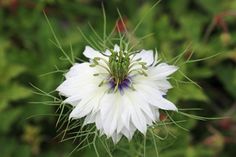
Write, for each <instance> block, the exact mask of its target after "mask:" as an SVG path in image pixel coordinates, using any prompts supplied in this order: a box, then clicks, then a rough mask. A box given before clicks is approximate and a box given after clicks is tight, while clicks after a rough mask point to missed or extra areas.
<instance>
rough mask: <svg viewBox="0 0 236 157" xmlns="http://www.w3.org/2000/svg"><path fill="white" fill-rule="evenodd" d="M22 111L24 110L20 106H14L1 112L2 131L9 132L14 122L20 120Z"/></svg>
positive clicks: (0, 127) (0, 128) (0, 129)
mask: <svg viewBox="0 0 236 157" xmlns="http://www.w3.org/2000/svg"><path fill="white" fill-rule="evenodd" d="M21 112H22V110H21V109H20V108H13V109H9V110H5V111H4V112H1V114H0V119H1V125H0V132H8V131H9V130H10V129H11V126H12V124H13V123H14V122H16V121H17V120H18V117H19V116H20V114H21Z"/></svg>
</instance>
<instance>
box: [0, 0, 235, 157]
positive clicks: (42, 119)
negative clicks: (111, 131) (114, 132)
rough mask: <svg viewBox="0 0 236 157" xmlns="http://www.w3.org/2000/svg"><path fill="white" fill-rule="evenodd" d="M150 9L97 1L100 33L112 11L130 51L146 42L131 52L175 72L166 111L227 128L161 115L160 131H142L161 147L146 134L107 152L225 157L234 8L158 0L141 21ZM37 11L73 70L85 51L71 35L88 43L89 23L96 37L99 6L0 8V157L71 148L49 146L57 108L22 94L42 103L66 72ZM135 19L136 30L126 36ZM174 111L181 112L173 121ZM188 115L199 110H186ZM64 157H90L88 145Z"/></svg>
mask: <svg viewBox="0 0 236 157" xmlns="http://www.w3.org/2000/svg"><path fill="white" fill-rule="evenodd" d="M155 2H156V1H135V0H130V1H121V0H110V1H104V6H105V10H106V16H107V31H108V32H109V31H111V30H112V29H113V28H114V26H115V23H116V20H117V19H119V15H118V13H117V11H116V9H117V8H119V10H120V12H121V16H122V17H123V18H124V19H125V23H126V26H127V29H128V31H129V33H130V34H129V35H130V36H129V38H130V39H132V42H133V43H136V42H137V41H138V39H140V38H142V37H143V36H145V35H147V34H149V33H152V34H151V35H149V36H147V37H145V39H144V40H142V41H141V42H140V43H138V44H137V48H145V49H148V48H157V50H158V52H159V56H160V57H161V58H163V60H165V61H167V62H169V63H171V64H176V65H177V66H179V67H180V72H178V73H176V74H175V76H174V77H173V78H170V80H171V83H172V85H173V87H174V88H173V89H171V90H170V92H169V93H168V99H170V100H172V101H173V102H175V104H177V106H178V108H179V109H180V111H181V112H186V113H189V114H190V113H191V114H194V115H201V116H205V117H219V116H229V117H232V118H231V119H230V122H228V121H227V123H226V122H224V123H223V124H222V122H221V121H217V120H215V121H206V122H199V121H197V120H195V119H194V118H193V119H189V118H187V117H185V116H184V115H183V114H182V115H181V114H173V113H169V114H170V115H169V116H168V115H166V113H163V114H164V115H165V116H166V119H165V120H163V125H160V126H156V127H155V130H151V131H153V132H154V131H156V132H157V133H158V135H160V137H164V138H163V139H162V138H160V137H159V138H155V139H156V141H153V138H152V135H153V134H152V132H149V133H148V135H147V137H146V141H143V140H142V139H144V138H143V137H142V136H141V135H139V134H138V135H137V137H136V138H135V139H134V141H133V142H128V141H127V140H126V139H122V140H121V142H120V143H119V146H114V145H112V143H109V142H108V143H106V144H107V145H108V146H109V147H111V153H112V154H113V155H114V157H116V156H117V157H119V156H122V157H123V156H130V157H134V156H137V157H138V156H144V154H145V155H146V156H148V157H149V156H150V157H154V156H157V154H159V156H161V157H171V156H181V157H182V156H185V157H198V156H204V157H208V156H209V157H210V156H225V157H230V156H234V155H235V149H234V147H235V141H233V142H232V141H231V142H230V140H228V141H227V139H235V137H236V135H235V131H234V130H233V128H235V125H236V122H235V121H236V119H235V118H236V117H235V112H236V111H235V107H234V106H235V105H234V104H235V102H236V101H235V100H236V92H235V91H236V63H235V62H236V51H235V50H236V47H235V43H236V31H235V30H234V28H235V25H236V20H235V15H236V13H235V12H234V10H235V8H236V3H235V1H231V0H207V1H205V0H178V1H164V0H163V1H161V2H160V3H159V4H158V5H157V6H156V7H155V8H154V9H152V11H150V8H151V7H152V6H153V4H154V3H155ZM43 10H44V11H45V12H46V14H47V16H48V18H49V20H50V22H51V25H52V28H53V29H54V30H55V34H56V35H57V36H58V41H59V42H60V43H61V45H62V47H61V48H62V49H63V50H64V51H65V52H66V53H67V54H68V55H69V56H70V57H71V51H73V54H74V59H75V61H76V62H80V60H79V59H78V58H82V59H84V58H83V56H82V51H83V49H84V46H85V45H88V43H87V42H86V41H85V40H84V39H83V37H82V35H81V34H80V32H79V31H78V29H77V26H79V27H80V28H81V30H82V31H83V32H84V34H85V35H86V37H88V38H89V39H90V37H94V36H95V35H94V33H93V30H91V29H90V27H89V25H88V22H90V23H91V25H92V26H93V27H94V29H95V30H96V31H97V32H98V34H99V35H102V33H103V16H102V7H101V4H100V2H98V1H92V0H82V1H78V0H72V1H70V2H69V1H66V0H59V1H56V0H45V1H39V0H36V1H30V0H24V1H11V0H3V1H1V2H0V34H1V37H0V119H1V125H0V152H1V156H3V157H10V156H14V157H18V156H19V157H30V156H39V157H57V156H66V155H68V154H70V152H72V151H73V149H74V148H76V146H77V145H78V143H79V142H78V141H74V143H73V141H68V142H62V143H59V141H60V140H61V134H60V135H59V136H58V137H56V135H57V134H59V132H57V130H56V129H57V128H56V127H55V124H56V121H57V118H58V117H57V115H58V114H59V112H58V111H57V106H55V104H54V102H52V100H51V99H48V98H46V97H41V96H39V95H37V94H38V93H36V94H35V93H34V94H33V92H35V91H33V90H32V86H31V85H30V84H33V85H35V86H36V87H40V88H41V89H42V90H43V91H47V92H48V93H51V92H52V91H54V89H55V88H56V87H57V86H58V85H59V83H60V82H61V81H62V79H63V78H62V74H63V73H65V72H66V69H68V68H69V67H70V66H71V65H70V63H69V62H67V60H66V57H65V55H64V54H63V53H62V52H61V50H60V47H59V48H58V47H57V46H58V44H57V43H56V45H55V43H54V42H55V40H54V38H53V34H52V32H51V31H50V28H49V26H48V24H47V21H46V19H45V17H44V15H43ZM140 19H143V22H142V23H141V24H140V26H139V28H138V29H137V31H136V32H135V33H134V34H132V33H131V32H132V30H133V29H134V28H135V26H136V25H137V23H138V21H139V20H140ZM216 19H218V22H217V20H216ZM219 21H220V22H219ZM222 21H223V24H222ZM223 25H224V26H223ZM225 26H226V27H227V28H226V29H225ZM116 33H117V34H118V32H116ZM186 76H187V77H186ZM199 86H200V87H199ZM37 92H38V91H37ZM53 96H54V95H53ZM45 104H47V105H45ZM183 108H187V109H189V110H183V111H182V110H181V109H183ZM196 108H202V110H200V111H198V110H194V109H196ZM65 111H66V109H65V110H64V112H65ZM170 116H171V117H170ZM171 118H173V119H174V120H175V121H176V124H173V123H174V122H172V121H171ZM186 119H188V120H187V121H186ZM203 119H204V118H203ZM182 120H184V121H182ZM63 121H64V119H63V118H62V120H61V122H63ZM165 123H168V125H167V126H165V125H164V124H165ZM169 123H171V124H169ZM181 127H184V128H186V129H187V130H189V131H188V132H186V131H184V130H183V129H182V128H181ZM225 127H226V128H227V129H225ZM210 128H214V129H210ZM212 130H214V131H212ZM166 135H168V136H166ZM216 135H217V136H216ZM218 137H220V138H218ZM66 138H67V137H66ZM80 140H81V139H80ZM104 141H105V140H104ZM102 142H103V141H102ZM102 142H101V141H99V140H96V143H97V145H98V147H97V149H98V151H99V152H100V156H102V157H103V156H109V152H108V151H106V150H105V149H104V143H102ZM144 143H145V147H144ZM85 144H86V142H85V143H84V145H85ZM84 145H81V146H80V148H81V147H82V146H84ZM144 148H145V149H144ZM144 150H145V151H144ZM215 150H217V151H215ZM71 156H84V157H89V156H91V157H92V156H96V153H95V151H94V147H93V145H90V147H87V148H86V149H83V150H82V151H79V152H77V151H76V150H75V151H74V152H73V153H72V155H71Z"/></svg>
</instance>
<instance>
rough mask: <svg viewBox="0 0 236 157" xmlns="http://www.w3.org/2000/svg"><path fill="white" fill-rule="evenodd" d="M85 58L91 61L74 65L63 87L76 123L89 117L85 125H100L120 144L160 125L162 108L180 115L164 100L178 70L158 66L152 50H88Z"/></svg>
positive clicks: (100, 128) (87, 48) (59, 89)
mask: <svg viewBox="0 0 236 157" xmlns="http://www.w3.org/2000/svg"><path fill="white" fill-rule="evenodd" d="M83 54H84V55H85V56H86V57H87V58H89V59H90V62H85V63H80V64H78V63H76V64H74V65H73V66H72V67H71V69H70V70H69V72H68V73H66V74H65V78H66V80H65V81H64V82H63V83H62V84H61V85H60V86H59V87H58V88H57V91H59V93H60V94H61V95H63V96H65V97H67V99H65V100H64V102H65V103H68V104H71V105H72V106H73V111H72V112H71V113H70V118H72V119H79V118H82V117H85V120H84V124H89V123H95V124H96V127H97V129H98V130H100V132H101V134H105V135H106V136H107V137H112V139H113V142H114V143H117V142H118V141H119V140H120V138H121V137H122V135H124V136H125V137H127V138H128V139H129V140H131V138H132V136H133V134H134V132H135V131H136V130H137V129H138V130H139V131H140V132H141V133H142V134H145V133H146V131H147V127H148V126H150V125H152V124H153V123H154V122H156V121H159V109H162V110H173V111H177V108H176V106H175V105H174V104H173V103H171V102H170V101H168V100H167V99H165V98H164V96H165V95H166V93H167V91H168V89H170V88H171V87H172V86H171V84H170V83H169V82H168V80H167V79H168V76H169V75H170V74H172V73H174V72H175V71H176V70H177V69H178V68H177V67H176V66H173V65H168V64H166V63H158V62H157V57H154V54H153V51H152V50H141V51H140V52H137V53H132V52H131V53H128V52H127V51H123V50H120V48H119V46H117V45H115V47H114V49H113V50H106V51H105V52H103V53H101V52H99V51H96V50H94V49H93V48H91V47H89V46H86V48H85V50H84V52H83ZM156 56H157V55H156Z"/></svg>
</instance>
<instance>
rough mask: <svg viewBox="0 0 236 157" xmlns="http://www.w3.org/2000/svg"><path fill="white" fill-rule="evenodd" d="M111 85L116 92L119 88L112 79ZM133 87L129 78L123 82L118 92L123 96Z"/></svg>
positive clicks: (119, 85)
mask: <svg viewBox="0 0 236 157" xmlns="http://www.w3.org/2000/svg"><path fill="white" fill-rule="evenodd" d="M109 85H110V87H111V89H112V90H114V89H115V88H116V86H117V84H116V82H115V80H114V79H111V80H110V81H109ZM130 85H131V78H130V77H127V78H125V79H124V80H123V81H121V82H120V83H119V84H118V88H117V89H118V90H119V91H120V93H121V94H123V93H124V90H125V89H127V88H129V87H130Z"/></svg>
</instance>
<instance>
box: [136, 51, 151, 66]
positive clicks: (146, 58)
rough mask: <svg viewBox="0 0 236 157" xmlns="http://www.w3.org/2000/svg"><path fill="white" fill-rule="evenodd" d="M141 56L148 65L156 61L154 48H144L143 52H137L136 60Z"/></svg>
mask: <svg viewBox="0 0 236 157" xmlns="http://www.w3.org/2000/svg"><path fill="white" fill-rule="evenodd" d="M139 58H141V61H142V62H145V63H147V66H149V65H151V64H152V63H153V62H154V56H153V51H152V50H142V51H141V52H139V53H137V54H135V56H134V58H133V59H134V60H136V59H139Z"/></svg>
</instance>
